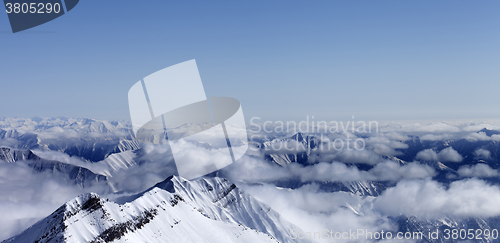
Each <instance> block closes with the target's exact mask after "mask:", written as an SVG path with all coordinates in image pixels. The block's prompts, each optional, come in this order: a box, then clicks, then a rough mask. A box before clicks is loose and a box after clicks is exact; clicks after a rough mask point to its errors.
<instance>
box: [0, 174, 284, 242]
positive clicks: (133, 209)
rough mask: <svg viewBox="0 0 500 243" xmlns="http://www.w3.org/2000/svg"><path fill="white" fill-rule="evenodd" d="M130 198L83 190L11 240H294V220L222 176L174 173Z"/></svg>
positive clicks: (10, 240)
mask: <svg viewBox="0 0 500 243" xmlns="http://www.w3.org/2000/svg"><path fill="white" fill-rule="evenodd" d="M127 199H128V200H132V201H130V202H127V203H124V204H117V203H115V202H111V201H108V200H107V199H102V198H100V197H99V196H98V195H97V194H93V193H92V194H85V195H82V196H80V197H78V198H76V199H74V200H72V201H70V202H68V203H66V204H65V205H63V206H62V207H60V208H59V209H58V210H56V211H55V212H54V213H53V214H51V215H50V216H48V217H47V218H45V219H43V220H41V221H39V222H38V223H36V224H35V225H33V226H32V227H30V228H28V229H27V230H25V231H24V232H23V233H21V234H20V235H18V236H16V237H13V238H11V239H9V240H6V241H5V242H39V243H42V242H197V243H198V242H293V241H292V240H291V239H290V238H288V237H287V232H289V229H290V228H292V227H294V226H293V225H291V224H289V223H288V222H286V221H284V220H283V219H281V217H280V215H279V214H278V213H276V212H275V211H273V210H271V209H270V208H269V207H268V206H266V205H264V204H263V203H261V202H259V201H257V200H255V199H253V198H252V197H251V196H249V195H248V194H246V193H245V192H243V191H241V190H240V189H238V188H237V187H236V186H235V185H234V184H232V183H230V182H228V181H227V180H225V179H222V178H210V179H203V178H202V179H198V180H196V181H186V180H184V179H182V178H179V177H169V178H168V179H167V180H165V181H163V182H161V183H158V184H157V185H156V186H154V187H152V188H150V189H149V190H147V191H145V192H144V193H141V194H139V195H136V196H133V197H129V198H123V199H122V200H125V201H126V200H127Z"/></svg>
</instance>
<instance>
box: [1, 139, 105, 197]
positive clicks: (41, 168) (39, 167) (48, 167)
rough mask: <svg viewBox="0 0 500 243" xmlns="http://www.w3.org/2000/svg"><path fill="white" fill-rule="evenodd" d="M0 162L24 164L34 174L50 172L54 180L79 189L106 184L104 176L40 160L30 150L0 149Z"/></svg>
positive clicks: (60, 163) (63, 164)
mask: <svg viewBox="0 0 500 243" xmlns="http://www.w3.org/2000/svg"><path fill="white" fill-rule="evenodd" d="M0 161H4V162H7V163H18V162H19V163H26V164H27V165H28V166H29V167H31V168H33V170H34V171H36V172H50V173H52V175H53V176H54V178H56V179H59V180H61V181H62V182H64V183H69V184H75V185H78V186H79V187H80V188H86V187H91V186H93V185H94V184H96V183H99V182H104V183H106V180H107V178H106V176H104V175H100V174H95V173H93V172H92V171H90V170H89V169H86V168H83V167H79V166H76V165H71V164H66V163H63V162H59V161H51V160H45V159H42V158H40V157H39V156H38V155H36V154H35V153H33V151H31V150H16V149H11V148H5V147H3V148H0Z"/></svg>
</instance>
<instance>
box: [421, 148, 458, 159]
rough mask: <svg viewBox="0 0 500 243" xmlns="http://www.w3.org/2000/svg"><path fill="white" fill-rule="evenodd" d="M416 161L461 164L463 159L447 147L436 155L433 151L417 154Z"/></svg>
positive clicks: (426, 150)
mask: <svg viewBox="0 0 500 243" xmlns="http://www.w3.org/2000/svg"><path fill="white" fill-rule="evenodd" d="M416 159H418V160H424V161H442V162H461V161H462V160H463V157H462V155H460V154H459V153H458V152H457V151H456V150H454V149H453V148H452V147H447V148H445V149H443V150H441V151H440V152H439V153H436V151H434V150H433V149H425V150H422V151H420V152H418V153H417V156H416Z"/></svg>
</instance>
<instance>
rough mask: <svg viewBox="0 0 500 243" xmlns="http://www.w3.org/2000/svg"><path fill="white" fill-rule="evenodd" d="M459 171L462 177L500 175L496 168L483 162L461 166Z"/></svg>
mask: <svg viewBox="0 0 500 243" xmlns="http://www.w3.org/2000/svg"><path fill="white" fill-rule="evenodd" d="M457 173H458V174H459V175H460V176H462V177H479V178H485V177H497V176H499V173H498V170H494V169H492V168H491V167H490V166H489V165H487V164H483V163H480V164H476V165H471V166H469V165H464V166H461V167H460V168H459V169H458V171H457Z"/></svg>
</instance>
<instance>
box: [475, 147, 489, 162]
mask: <svg viewBox="0 0 500 243" xmlns="http://www.w3.org/2000/svg"><path fill="white" fill-rule="evenodd" d="M474 158H476V159H485V160H489V159H491V152H490V151H489V150H486V149H482V148H478V149H476V150H475V151H474Z"/></svg>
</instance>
